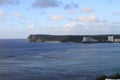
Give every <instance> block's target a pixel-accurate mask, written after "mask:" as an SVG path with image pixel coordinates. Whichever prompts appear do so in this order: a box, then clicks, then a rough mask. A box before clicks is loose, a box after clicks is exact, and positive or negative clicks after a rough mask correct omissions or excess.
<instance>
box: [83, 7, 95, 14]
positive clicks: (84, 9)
mask: <svg viewBox="0 0 120 80" xmlns="http://www.w3.org/2000/svg"><path fill="white" fill-rule="evenodd" d="M81 11H82V12H83V13H91V12H93V11H94V9H93V8H89V7H84V8H82V10H81Z"/></svg>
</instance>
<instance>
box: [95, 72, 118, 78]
mask: <svg viewBox="0 0 120 80" xmlns="http://www.w3.org/2000/svg"><path fill="white" fill-rule="evenodd" d="M106 78H107V79H120V73H116V74H114V75H112V76H106V75H102V76H99V77H97V78H96V80H105V79H106Z"/></svg>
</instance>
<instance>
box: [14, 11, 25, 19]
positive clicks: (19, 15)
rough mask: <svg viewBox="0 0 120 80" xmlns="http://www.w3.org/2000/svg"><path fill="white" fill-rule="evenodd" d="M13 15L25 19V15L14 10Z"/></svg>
mask: <svg viewBox="0 0 120 80" xmlns="http://www.w3.org/2000/svg"><path fill="white" fill-rule="evenodd" d="M13 16H15V17H17V18H20V19H25V17H24V16H23V15H22V14H21V13H19V12H13Z"/></svg>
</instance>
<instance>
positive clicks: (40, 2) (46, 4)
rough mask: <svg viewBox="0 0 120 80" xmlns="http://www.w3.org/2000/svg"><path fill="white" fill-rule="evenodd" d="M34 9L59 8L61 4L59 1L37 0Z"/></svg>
mask: <svg viewBox="0 0 120 80" xmlns="http://www.w3.org/2000/svg"><path fill="white" fill-rule="evenodd" d="M32 6H33V7H35V8H41V9H43V8H51V7H52V8H53V7H59V2H58V1H57V0H36V1H35V2H33V5H32Z"/></svg>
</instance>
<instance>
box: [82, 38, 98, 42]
mask: <svg viewBox="0 0 120 80" xmlns="http://www.w3.org/2000/svg"><path fill="white" fill-rule="evenodd" d="M97 41H98V40H96V39H93V38H90V37H83V40H82V42H97Z"/></svg>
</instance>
